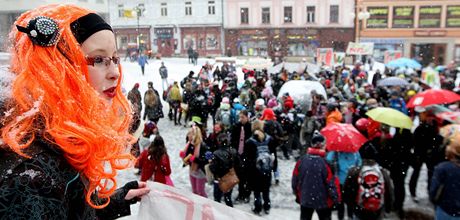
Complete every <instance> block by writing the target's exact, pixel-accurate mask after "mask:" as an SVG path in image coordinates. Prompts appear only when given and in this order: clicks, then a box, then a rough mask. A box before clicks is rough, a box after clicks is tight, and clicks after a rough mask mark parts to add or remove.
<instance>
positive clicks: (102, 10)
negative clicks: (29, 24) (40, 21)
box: [0, 0, 109, 51]
mask: <svg viewBox="0 0 460 220" xmlns="http://www.w3.org/2000/svg"><path fill="white" fill-rule="evenodd" d="M65 2H66V3H71V4H76V5H79V6H82V7H85V8H90V9H91V10H93V11H96V12H97V13H98V14H99V15H101V16H102V17H104V19H106V20H107V21H108V18H109V13H108V0H68V1H65ZM53 3H63V2H62V1H59V0H40V1H30V0H0V5H1V7H0V51H6V50H8V45H7V40H8V33H9V32H10V30H11V27H12V25H13V23H14V21H15V20H16V18H17V17H18V16H19V15H21V14H22V13H23V12H25V11H27V10H30V9H34V8H36V7H38V6H41V5H46V4H53Z"/></svg>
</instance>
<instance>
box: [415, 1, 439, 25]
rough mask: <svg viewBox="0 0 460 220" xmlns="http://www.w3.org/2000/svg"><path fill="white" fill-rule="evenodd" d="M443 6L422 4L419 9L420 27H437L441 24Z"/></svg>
mask: <svg viewBox="0 0 460 220" xmlns="http://www.w3.org/2000/svg"><path fill="white" fill-rule="evenodd" d="M441 12H442V8H441V6H422V7H420V10H419V21H418V26H419V28H437V27H440V26H441Z"/></svg>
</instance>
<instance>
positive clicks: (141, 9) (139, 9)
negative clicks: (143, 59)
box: [133, 4, 145, 55]
mask: <svg viewBox="0 0 460 220" xmlns="http://www.w3.org/2000/svg"><path fill="white" fill-rule="evenodd" d="M144 11H145V7H144V4H138V5H137V6H136V7H134V8H133V12H136V19H137V29H136V31H137V52H138V53H139V55H140V53H141V40H140V27H139V17H141V16H142V13H143V12H144Z"/></svg>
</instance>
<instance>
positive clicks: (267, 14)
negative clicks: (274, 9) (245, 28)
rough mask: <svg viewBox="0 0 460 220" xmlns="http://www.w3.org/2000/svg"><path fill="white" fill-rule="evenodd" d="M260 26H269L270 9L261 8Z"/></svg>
mask: <svg viewBox="0 0 460 220" xmlns="http://www.w3.org/2000/svg"><path fill="white" fill-rule="evenodd" d="M262 24H270V8H262Z"/></svg>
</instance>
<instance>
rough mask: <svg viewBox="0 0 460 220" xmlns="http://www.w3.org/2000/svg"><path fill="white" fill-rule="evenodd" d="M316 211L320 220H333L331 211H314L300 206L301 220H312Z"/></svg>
mask: <svg viewBox="0 0 460 220" xmlns="http://www.w3.org/2000/svg"><path fill="white" fill-rule="evenodd" d="M314 211H316V213H317V214H318V217H319V219H320V220H331V210H330V209H328V208H326V209H312V208H307V207H303V206H300V220H310V219H311V217H312V216H313V212H314Z"/></svg>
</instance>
